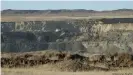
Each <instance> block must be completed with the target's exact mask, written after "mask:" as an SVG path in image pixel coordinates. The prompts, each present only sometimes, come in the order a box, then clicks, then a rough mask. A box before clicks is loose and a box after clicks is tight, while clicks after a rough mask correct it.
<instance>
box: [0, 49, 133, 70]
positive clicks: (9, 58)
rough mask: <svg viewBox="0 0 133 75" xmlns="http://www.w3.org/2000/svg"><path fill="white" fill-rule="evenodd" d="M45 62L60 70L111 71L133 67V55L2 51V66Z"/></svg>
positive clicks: (26, 65) (23, 65) (31, 64)
mask: <svg viewBox="0 0 133 75" xmlns="http://www.w3.org/2000/svg"><path fill="white" fill-rule="evenodd" d="M86 54H87V53H86ZM44 64H47V65H52V66H53V67H54V68H56V69H58V70H60V71H91V70H103V71H110V70H119V69H122V68H131V67H133V55H131V54H128V53H119V54H118V53H115V54H107V55H101V54H88V55H85V54H84V53H80V54H73V53H69V52H64V51H52V50H51V51H50V50H47V51H37V52H25V53H2V58H1V66H2V67H6V68H14V67H15V68H17V67H33V66H38V65H44Z"/></svg>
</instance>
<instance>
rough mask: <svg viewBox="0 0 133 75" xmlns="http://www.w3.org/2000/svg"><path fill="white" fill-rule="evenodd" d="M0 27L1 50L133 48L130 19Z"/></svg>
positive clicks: (87, 50) (109, 49) (38, 23)
mask: <svg viewBox="0 0 133 75" xmlns="http://www.w3.org/2000/svg"><path fill="white" fill-rule="evenodd" d="M1 30H2V33H1V35H2V36H1V39H2V40H1V41H2V43H1V48H2V52H28V51H37V50H47V49H52V50H61V51H72V52H90V53H108V52H111V53H112V52H113V53H115V52H128V53H132V49H133V43H132V42H133V40H132V39H133V38H132V37H133V18H112V19H111V18H110V19H108V18H103V19H81V20H64V21H21V22H1Z"/></svg>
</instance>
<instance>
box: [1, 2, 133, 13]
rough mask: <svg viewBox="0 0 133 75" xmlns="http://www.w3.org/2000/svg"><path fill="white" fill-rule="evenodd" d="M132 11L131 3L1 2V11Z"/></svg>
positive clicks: (132, 3)
mask: <svg viewBox="0 0 133 75" xmlns="http://www.w3.org/2000/svg"><path fill="white" fill-rule="evenodd" d="M123 8H126V9H133V1H1V10H4V9H18V10H46V9H53V10H55V9H87V10H99V11H101V10H115V9H123Z"/></svg>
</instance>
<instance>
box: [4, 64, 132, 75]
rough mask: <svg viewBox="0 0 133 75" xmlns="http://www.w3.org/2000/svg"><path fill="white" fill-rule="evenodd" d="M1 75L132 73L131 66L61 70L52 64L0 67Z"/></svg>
mask: <svg viewBox="0 0 133 75" xmlns="http://www.w3.org/2000/svg"><path fill="white" fill-rule="evenodd" d="M1 69H2V75H133V68H130V69H122V70H118V71H98V70H94V71H89V72H61V71H60V70H58V69H56V68H54V67H53V66H52V65H47V64H46V65H42V66H35V67H32V68H1Z"/></svg>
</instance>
